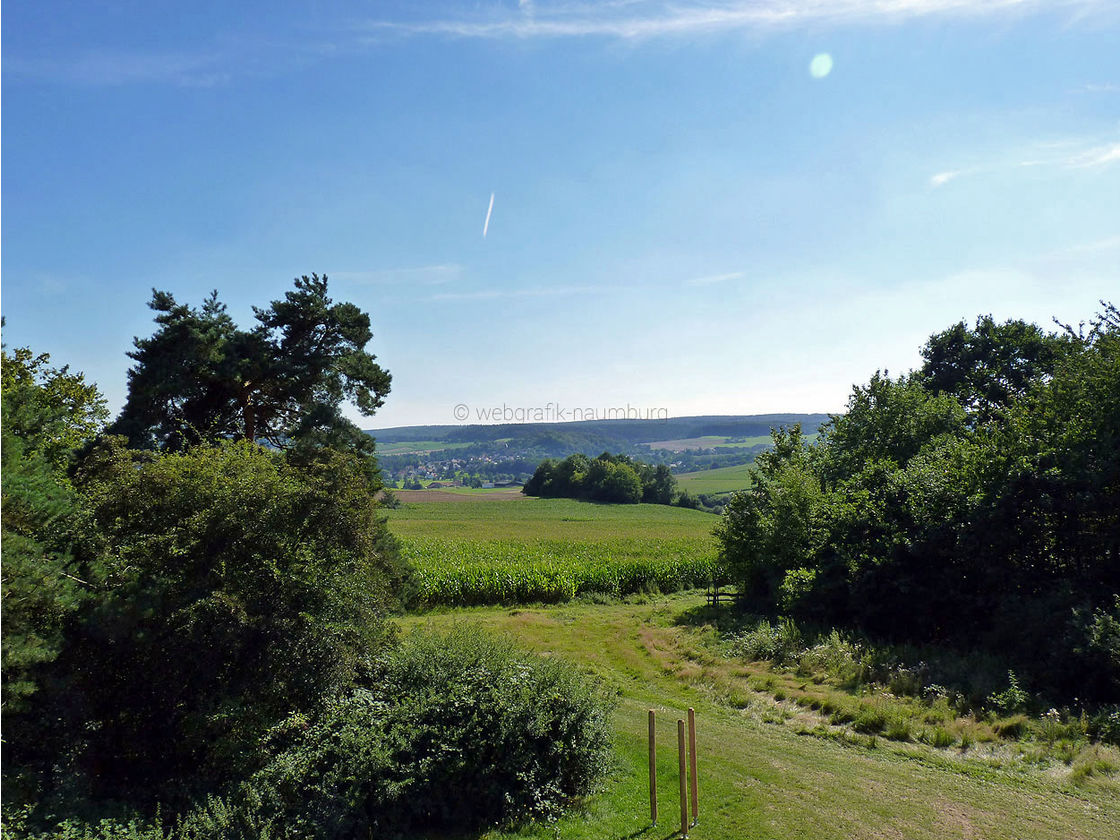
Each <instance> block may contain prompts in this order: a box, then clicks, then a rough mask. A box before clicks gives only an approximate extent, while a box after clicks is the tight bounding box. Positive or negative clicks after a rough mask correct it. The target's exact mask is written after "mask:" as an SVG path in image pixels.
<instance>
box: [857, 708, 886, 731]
mask: <svg viewBox="0 0 1120 840" xmlns="http://www.w3.org/2000/svg"><path fill="white" fill-rule="evenodd" d="M886 725H887V718H886V715H884V714H883V713H882V712H881V711H880V710H879V709H874V708H871V707H869V706H865V707H864V708H863V709H862V710H860V713H859V714H858V715H856V719H855V720H854V721H852V729H854V730H855V731H856V732H862V733H863V734H864V735H874V734H876V733H878V732H882V731H883V727H885V726H886Z"/></svg>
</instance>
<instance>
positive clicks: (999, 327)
mask: <svg viewBox="0 0 1120 840" xmlns="http://www.w3.org/2000/svg"><path fill="white" fill-rule="evenodd" d="M923 355H924V357H925V360H926V363H925V365H924V366H923V368H922V369H921V370H920V371H916V372H914V373H911V374H907V375H904V376H901V377H897V378H891V377H890V376H888V375H886V374H883V373H876V374H875V375H874V376H873V377H872V379H871V381H870V382H869V383H868V384H866V385H860V386H856V387H855V388H853V390H852V395H851V398H850V399H849V402H848V411H847V412H846V413H845V414H842V415H837V416H834V417H833V418H832V419H831V421H830V422H829V423H828V424H827V425H826V426H825V427H823V429H822V431H821V435H820V438H819V439H818V440H817V442H816V443H814V444H813V445H811V446H808V445H806V444H805V443H804V441H803V440H802V439H801V437H800V434H799V431H798V430H797V429H791V430H788V431H786V430H778V431H777V432H776V433H775V435H774V444H775V445H774V448H773V449H772V450H771V451H770V452H769V453H766V454H764V455H760V456H759V457H758V459H757V464H756V468H755V469H754V485H753V487H752V488H751V489H750V490H749V491H745V492H743V493H740V494H738V495H737V496H736V497H735V498H734V499H733V500H732V501H731V502H730V503H729V504H728V506H727V508H726V510H725V514H724V518H723V520H722V521H721V523H720V526H719V527H718V529H717V535H718V537H719V539H720V541H721V544H722V551H723V556H724V559H725V560H726V562H727V564H728V566H729V567H730V569H731V571H732V572H733V574H734V576H735V577H736V578H737V579H738V581H739V583H740V585H741V586H742V588H743V589H744V591H745V592H747V593H748V594H749V595H751V596H752V597H753V600H754V603H755V605H756V607H760V608H762V609H768V610H774V611H780V612H783V613H786V614H791V615H795V616H800V617H802V618H806V619H810V620H816V621H821V622H825V623H830V624H836V625H842V626H844V625H846V626H856V627H859V628H861V629H864V630H867V631H870V632H873V633H876V634H879V635H882V636H886V637H890V638H895V639H900V640H908V641H931V640H939V641H946V642H950V643H957V644H961V645H967V646H969V647H976V646H979V647H986V648H988V649H991V650H995V651H998V652H1000V653H1001V654H1002V655H1004V656H1006V657H1008V658H1010V659H1011V660H1012V661H1014V662H1015V663H1016V668H1017V670H1021V672H1022V673H1024V674H1027V675H1030V676H1031V677H1033V679H1034V680H1035V681H1036V682H1037V683H1045V684H1046V685H1047V687H1049V688H1050V689H1054V690H1058V691H1067V692H1070V693H1071V694H1072V693H1077V694H1078V695H1079V696H1080V697H1082V698H1085V697H1087V696H1096V697H1098V698H1105V697H1109V696H1112V697H1115V696H1117V693H1118V692H1120V646H1118V645H1120V641H1118V639H1120V633H1116V632H1114V628H1116V627H1120V598H1117V593H1120V313H1118V311H1117V309H1116V307H1115V306H1112V305H1111V304H1104V311H1103V312H1102V313H1101V315H1099V316H1098V317H1097V318H1096V319H1094V320H1093V322H1092V323H1091V327H1090V329H1089V330H1088V332H1083V331H1081V330H1073V329H1071V328H1068V327H1067V328H1065V329H1064V330H1063V331H1061V332H1056V333H1044V332H1043V331H1042V330H1041V329H1040V328H1038V327H1036V326H1034V325H1031V324H1024V323H1023V322H1021V321H1008V322H1006V323H1003V324H997V323H995V322H993V321H992V320H991V318H980V319H978V320H977V323H976V327H975V328H972V329H970V328H968V327H967V326H966V325H965V324H963V323H961V324H957V325H955V326H953V327H950V328H949V329H948V330H946V331H944V332H941V333H938V334H937V335H934V336H933V337H932V338H931V339H930V341H929V343H928V344H927V345H926V348H925V350H924V351H923ZM1110 628H1113V629H1110Z"/></svg>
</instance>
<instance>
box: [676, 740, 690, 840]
mask: <svg viewBox="0 0 1120 840" xmlns="http://www.w3.org/2000/svg"><path fill="white" fill-rule="evenodd" d="M677 769H678V773H679V777H680V780H681V837H688V794H687V793H686V791H685V786H686V784H687V781H686V778H685V776H686V774H685V771H684V721H683V720H678V721H677Z"/></svg>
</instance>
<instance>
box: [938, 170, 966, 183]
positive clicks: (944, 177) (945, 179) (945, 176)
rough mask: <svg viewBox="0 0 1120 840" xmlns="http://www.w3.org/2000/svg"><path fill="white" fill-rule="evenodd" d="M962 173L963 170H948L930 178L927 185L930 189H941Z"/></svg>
mask: <svg viewBox="0 0 1120 840" xmlns="http://www.w3.org/2000/svg"><path fill="white" fill-rule="evenodd" d="M963 173H964V170H963V169H949V170H947V171H945V172H938V173H937V174H936V175H931V176H930V179H929V185H930V186H931V187H942V186H944V185H945V184H948V183H949V182H950V181H952V180H953V179H954V178H957V177H959V176H960V175H961V174H963Z"/></svg>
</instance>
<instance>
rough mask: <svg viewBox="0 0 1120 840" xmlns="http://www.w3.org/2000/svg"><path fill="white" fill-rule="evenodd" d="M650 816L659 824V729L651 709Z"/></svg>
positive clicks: (654, 822) (655, 823)
mask: <svg viewBox="0 0 1120 840" xmlns="http://www.w3.org/2000/svg"><path fill="white" fill-rule="evenodd" d="M649 818H650V820H651V821H652V822H653V824H654V825H657V731H656V729H655V728H654V724H653V709H650V710H649Z"/></svg>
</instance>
